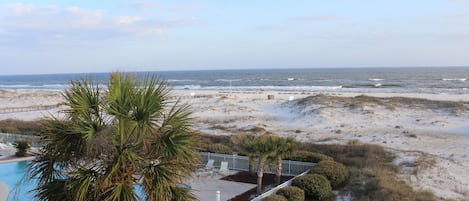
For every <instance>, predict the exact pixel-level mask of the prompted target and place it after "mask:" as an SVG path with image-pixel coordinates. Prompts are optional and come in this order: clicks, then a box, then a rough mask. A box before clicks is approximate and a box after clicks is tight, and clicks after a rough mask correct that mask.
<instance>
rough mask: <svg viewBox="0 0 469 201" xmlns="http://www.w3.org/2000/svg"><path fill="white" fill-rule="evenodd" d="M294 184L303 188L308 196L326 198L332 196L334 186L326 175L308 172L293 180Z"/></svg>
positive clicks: (319, 198) (318, 198)
mask: <svg viewBox="0 0 469 201" xmlns="http://www.w3.org/2000/svg"><path fill="white" fill-rule="evenodd" d="M292 186H296V187H298V188H301V189H303V190H304V192H305V196H306V197H308V198H314V199H317V200H324V199H326V198H328V197H330V196H332V187H331V183H329V180H327V178H326V177H324V176H322V175H319V174H306V175H303V176H300V177H298V178H296V179H295V180H293V182H292Z"/></svg>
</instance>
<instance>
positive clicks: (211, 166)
mask: <svg viewBox="0 0 469 201" xmlns="http://www.w3.org/2000/svg"><path fill="white" fill-rule="evenodd" d="M213 163H215V160H213V159H210V160H208V161H207V164H206V165H205V167H204V169H205V170H211V169H213Z"/></svg>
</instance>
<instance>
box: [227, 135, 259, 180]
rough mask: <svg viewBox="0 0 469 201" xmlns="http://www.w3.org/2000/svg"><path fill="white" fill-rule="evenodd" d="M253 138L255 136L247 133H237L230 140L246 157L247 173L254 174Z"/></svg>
mask: <svg viewBox="0 0 469 201" xmlns="http://www.w3.org/2000/svg"><path fill="white" fill-rule="evenodd" d="M255 139H256V136H254V135H248V134H239V135H235V136H233V137H232V138H231V141H232V142H233V144H234V145H235V148H236V149H237V150H238V151H239V152H241V154H244V155H246V156H247V157H248V163H249V175H250V176H253V177H254V176H256V166H255V162H256V158H257V155H256V150H255Z"/></svg>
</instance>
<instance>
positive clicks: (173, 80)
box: [166, 79, 194, 82]
mask: <svg viewBox="0 0 469 201" xmlns="http://www.w3.org/2000/svg"><path fill="white" fill-rule="evenodd" d="M193 81H194V80H184V79H183V80H175V79H169V80H166V82H193Z"/></svg>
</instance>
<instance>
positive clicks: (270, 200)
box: [262, 195, 288, 201]
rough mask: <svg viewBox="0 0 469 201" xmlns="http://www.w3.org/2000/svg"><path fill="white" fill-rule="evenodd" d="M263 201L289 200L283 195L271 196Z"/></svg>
mask: <svg viewBox="0 0 469 201" xmlns="http://www.w3.org/2000/svg"><path fill="white" fill-rule="evenodd" d="M262 201H288V200H287V198H285V197H283V196H281V195H269V196H267V197H265V198H263V199H262Z"/></svg>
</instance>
